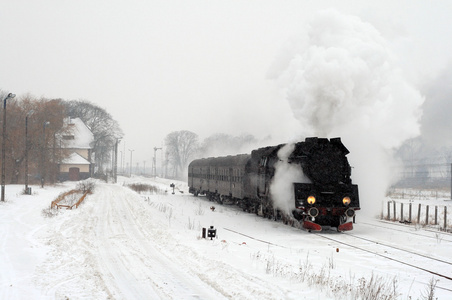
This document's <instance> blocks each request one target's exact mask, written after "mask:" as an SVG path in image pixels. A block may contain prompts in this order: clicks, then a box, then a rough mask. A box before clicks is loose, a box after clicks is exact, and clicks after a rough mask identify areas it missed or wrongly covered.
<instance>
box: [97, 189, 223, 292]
mask: <svg viewBox="0 0 452 300" xmlns="http://www.w3.org/2000/svg"><path fill="white" fill-rule="evenodd" d="M122 190H123V188H122V187H118V186H111V185H110V186H105V185H102V186H98V189H97V190H96V194H97V195H96V198H97V204H96V207H95V209H94V211H93V214H94V215H96V216H97V220H96V222H95V223H96V235H97V241H96V243H95V244H96V248H97V249H98V251H99V255H98V258H99V264H100V272H101V274H102V277H103V278H104V280H105V281H107V282H106V285H107V286H109V287H114V290H110V293H111V294H112V295H113V296H114V297H115V298H118V297H119V298H126V299H146V298H147V299H157V298H160V299H214V298H215V299H218V298H219V297H220V295H219V294H218V293H217V292H215V291H214V290H213V289H211V288H210V287H209V286H206V285H205V283H203V282H202V281H201V280H200V279H199V278H197V277H196V276H194V275H193V274H190V273H189V272H187V271H186V270H184V268H183V267H182V266H179V265H177V264H175V263H174V262H173V261H171V260H170V259H169V258H167V257H166V256H165V255H163V254H162V253H160V252H159V251H158V250H157V249H156V248H155V247H154V246H153V243H154V241H153V240H152V239H150V238H149V233H148V232H147V231H148V230H149V228H146V227H145V226H143V224H142V223H140V217H139V216H137V215H136V214H135V213H136V212H135V210H136V209H137V207H136V205H137V203H136V201H133V200H130V198H129V197H121V195H123V192H122Z"/></svg>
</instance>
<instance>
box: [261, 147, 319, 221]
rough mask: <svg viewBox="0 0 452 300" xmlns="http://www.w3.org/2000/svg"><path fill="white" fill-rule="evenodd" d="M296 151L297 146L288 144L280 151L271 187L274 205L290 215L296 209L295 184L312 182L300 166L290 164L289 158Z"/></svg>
mask: <svg viewBox="0 0 452 300" xmlns="http://www.w3.org/2000/svg"><path fill="white" fill-rule="evenodd" d="M294 149H295V144H287V145H285V146H284V147H282V148H281V149H279V151H278V158H279V161H278V162H277V163H276V164H275V168H276V171H275V175H274V176H273V181H272V183H271V186H270V195H271V196H272V199H273V205H274V206H275V207H276V208H278V209H280V210H281V211H283V212H285V213H286V214H288V215H289V214H290V213H291V212H292V210H293V209H294V208H295V201H294V197H295V191H294V187H293V182H302V183H310V182H311V181H310V180H309V178H307V177H306V176H305V175H304V174H303V171H302V170H301V169H300V167H299V166H298V165H292V164H289V162H288V157H289V155H290V154H291V153H292V152H293V150H294Z"/></svg>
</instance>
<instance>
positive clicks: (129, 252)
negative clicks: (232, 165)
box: [0, 177, 452, 299]
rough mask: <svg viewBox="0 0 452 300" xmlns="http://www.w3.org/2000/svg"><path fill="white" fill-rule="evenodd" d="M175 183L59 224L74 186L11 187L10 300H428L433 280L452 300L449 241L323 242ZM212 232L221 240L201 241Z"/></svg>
mask: <svg viewBox="0 0 452 300" xmlns="http://www.w3.org/2000/svg"><path fill="white" fill-rule="evenodd" d="M132 182H135V183H146V184H154V185H156V186H159V187H160V192H157V193H154V194H149V193H143V194H137V193H136V192H134V191H132V190H131V189H129V188H128V187H127V186H126V185H127V184H128V183H132ZM170 183H172V182H171V181H168V180H164V179H156V180H151V179H145V178H142V177H132V178H125V177H120V178H119V180H118V183H117V184H106V183H102V182H96V188H95V191H94V193H93V194H91V195H89V196H88V197H87V198H86V200H85V201H84V203H83V204H82V205H81V206H80V207H79V208H78V209H74V210H59V212H58V214H56V215H55V216H53V217H51V216H49V214H48V213H47V214H46V213H44V212H45V211H46V209H48V208H49V207H50V203H51V201H52V200H54V199H55V198H56V197H57V196H58V194H60V193H61V192H64V191H68V190H70V189H72V188H73V187H75V185H76V183H65V184H62V185H58V186H56V187H45V188H43V189H41V188H40V187H37V186H33V187H32V188H33V195H31V196H28V195H22V194H21V191H22V189H23V186H10V185H8V186H7V187H6V195H7V196H6V200H7V201H6V202H4V203H0V226H1V227H0V228H1V231H0V234H1V246H0V298H1V299H360V298H366V293H368V295H367V299H381V298H383V296H384V295H385V294H386V295H390V296H391V295H392V296H393V295H396V296H395V297H393V299H422V298H423V297H424V296H426V295H427V291H428V284H429V282H431V280H432V279H433V282H434V283H436V284H437V286H436V288H435V296H436V297H437V298H438V299H452V281H451V280H449V279H446V278H444V277H441V276H436V275H433V274H432V273H429V272H428V271H430V272H433V273H435V272H437V273H439V274H443V275H449V276H451V275H452V264H451V263H452V257H451V249H452V235H450V234H447V233H441V232H431V231H424V230H422V229H420V228H415V227H409V226H404V225H401V224H391V223H387V222H386V223H382V222H379V221H378V220H371V219H364V218H362V217H360V215H359V214H358V216H357V223H356V224H355V229H354V231H353V232H352V233H350V234H349V233H337V232H335V231H325V232H323V233H320V234H313V233H308V232H306V231H302V230H300V229H296V228H293V227H290V226H287V225H283V224H282V223H280V222H274V221H271V220H267V219H263V218H260V217H258V216H255V215H253V214H248V213H244V212H242V211H240V210H239V209H238V208H236V207H231V206H220V205H217V204H214V203H212V202H209V201H207V199H205V198H203V197H194V196H192V195H190V194H188V193H187V186H186V184H185V183H183V182H174V183H175V185H176V189H175V194H174V195H173V194H172V189H171V188H170V187H169V184H170ZM165 191H166V192H165ZM211 206H215V210H212V209H210V207H211ZM210 226H214V227H215V229H216V230H217V237H216V238H214V239H212V240H210V239H202V238H201V235H202V228H208V227H210ZM369 240H376V241H378V244H377V243H372V242H370V241H369ZM345 243H350V244H353V245H354V246H356V248H354V247H350V246H347V245H346V244H345ZM385 245H387V246H391V245H393V246H396V247H398V248H399V250H397V249H393V248H389V247H385ZM365 250H367V252H366V251H365ZM401 250H410V251H412V252H415V253H417V254H421V255H423V256H419V255H417V254H414V253H411V254H410V253H407V252H404V251H401ZM369 251H370V252H369ZM430 257H431V258H435V259H436V260H430V259H429V258H430ZM403 262H405V263H403ZM447 262H448V263H449V264H447ZM413 266H420V267H421V268H422V269H424V270H421V269H417V268H414V267H413ZM378 287H380V290H378ZM377 291H379V292H380V294H378V295H377V297H374V298H372V295H369V294H370V293H371V292H374V293H377ZM394 291H395V292H394ZM386 299H391V298H390V297H388V298H386Z"/></svg>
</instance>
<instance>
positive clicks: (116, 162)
mask: <svg viewBox="0 0 452 300" xmlns="http://www.w3.org/2000/svg"><path fill="white" fill-rule="evenodd" d="M120 141H121V139H119V138H117V139H116V143H115V149H114V155H115V157H114V161H113V164H114V165H113V176H114V183H117V182H118V144H119V142H120Z"/></svg>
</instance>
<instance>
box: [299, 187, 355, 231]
mask: <svg viewBox="0 0 452 300" xmlns="http://www.w3.org/2000/svg"><path fill="white" fill-rule="evenodd" d="M294 190H295V207H296V210H295V211H294V216H295V218H297V219H298V220H299V221H301V222H302V224H303V228H305V229H307V230H308V231H321V230H322V226H331V227H337V231H349V230H352V229H353V221H354V217H355V211H356V210H359V209H360V207H359V196H358V186H357V185H356V184H352V185H342V184H339V185H336V186H330V187H325V186H322V187H320V186H319V187H316V186H315V185H314V184H312V183H294Z"/></svg>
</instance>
